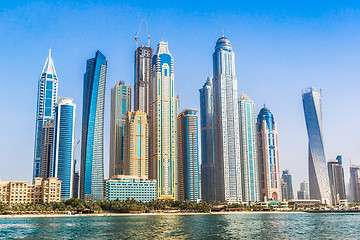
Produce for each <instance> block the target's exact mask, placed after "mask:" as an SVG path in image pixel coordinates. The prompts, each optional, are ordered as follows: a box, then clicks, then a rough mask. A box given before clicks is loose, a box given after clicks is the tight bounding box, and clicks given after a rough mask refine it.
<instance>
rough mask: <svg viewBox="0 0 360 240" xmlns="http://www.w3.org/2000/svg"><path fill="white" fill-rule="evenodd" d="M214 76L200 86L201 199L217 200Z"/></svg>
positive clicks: (207, 200)
mask: <svg viewBox="0 0 360 240" xmlns="http://www.w3.org/2000/svg"><path fill="white" fill-rule="evenodd" d="M212 85H213V84H212V78H211V77H208V78H207V80H206V82H205V84H204V86H203V87H202V88H200V90H199V91H200V125H201V199H202V200H203V201H206V202H215V201H216V197H215V196H216V195H215V193H216V186H215V153H214V151H215V145H214V140H215V139H214V132H215V128H214V105H213V86H212Z"/></svg>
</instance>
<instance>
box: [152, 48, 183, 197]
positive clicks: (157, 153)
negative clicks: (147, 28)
mask: <svg viewBox="0 0 360 240" xmlns="http://www.w3.org/2000/svg"><path fill="white" fill-rule="evenodd" d="M152 69H153V78H152V81H151V86H150V156H149V157H150V162H149V165H150V166H149V177H150V179H156V180H157V198H159V199H176V198H177V190H176V179H177V177H176V172H177V169H176V115H175V114H176V110H175V105H176V104H175V99H174V98H175V96H174V95H175V94H174V69H173V58H172V56H171V54H170V52H169V48H168V44H167V43H165V42H163V41H161V42H160V43H159V44H158V47H157V51H156V54H155V55H154V57H153V60H152Z"/></svg>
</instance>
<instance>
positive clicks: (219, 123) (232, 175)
mask: <svg viewBox="0 0 360 240" xmlns="http://www.w3.org/2000/svg"><path fill="white" fill-rule="evenodd" d="M213 75H214V78H213V87H214V90H213V93H214V99H213V100H214V126H215V144H214V145H215V161H216V162H215V165H216V185H215V188H216V200H217V201H220V202H225V201H227V202H241V201H242V192H241V188H242V187H241V185H242V183H241V165H240V139H239V119H238V118H239V115H238V108H237V97H238V96H237V79H236V76H235V54H234V52H233V51H232V47H231V44H230V41H229V40H228V39H227V38H226V37H224V36H223V37H221V38H219V39H218V41H217V42H216V46H215V52H214V54H213Z"/></svg>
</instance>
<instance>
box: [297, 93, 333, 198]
mask: <svg viewBox="0 0 360 240" xmlns="http://www.w3.org/2000/svg"><path fill="white" fill-rule="evenodd" d="M302 100H303V106H304V114H305V121H306V128H307V132H308V137H309V187H310V198H311V199H318V200H321V202H323V203H327V204H331V191H330V182H329V175H328V170H327V168H326V159H325V151H324V143H323V134H322V111H321V90H318V89H315V88H308V89H306V90H305V91H303V93H302Z"/></svg>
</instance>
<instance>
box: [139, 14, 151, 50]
mask: <svg viewBox="0 0 360 240" xmlns="http://www.w3.org/2000/svg"><path fill="white" fill-rule="evenodd" d="M143 21H144V19H141V23H140V27H139V30H138V31H137V33H136V34H135V41H136V48H138V45H139V34H140V30H141V26H142V23H143ZM145 25H146V33H147V37H148V47H150V34H149V30H148V26H147V22H146V21H145Z"/></svg>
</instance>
